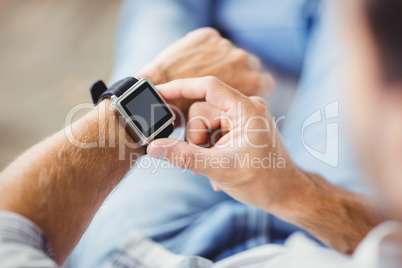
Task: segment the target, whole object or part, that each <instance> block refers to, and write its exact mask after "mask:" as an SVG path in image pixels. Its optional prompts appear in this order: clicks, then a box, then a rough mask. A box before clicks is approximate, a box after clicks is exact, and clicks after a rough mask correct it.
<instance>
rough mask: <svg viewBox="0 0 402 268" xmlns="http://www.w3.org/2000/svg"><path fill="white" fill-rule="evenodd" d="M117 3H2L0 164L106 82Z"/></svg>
mask: <svg viewBox="0 0 402 268" xmlns="http://www.w3.org/2000/svg"><path fill="white" fill-rule="evenodd" d="M120 3H121V1H118V0H113V1H99V0H85V1H82V0H57V1H54V0H31V1H25V0H1V1H0V93H1V97H0V98H1V100H2V103H1V105H0V169H3V168H4V167H5V166H6V165H7V164H8V163H9V162H11V161H12V160H13V159H14V158H15V157H16V156H18V155H19V154H20V153H21V152H23V151H24V150H25V149H27V148H28V147H29V146H31V145H33V144H35V143H36V142H38V141H39V140H41V139H43V138H45V137H46V136H48V135H49V134H50V133H53V132H55V131H57V130H59V129H60V128H61V127H63V125H64V117H65V115H66V114H67V112H68V110H69V109H70V108H71V107H73V106H74V105H76V104H78V103H82V102H90V95H89V91H88V87H89V86H90V85H91V83H92V82H93V81H95V80H97V79H104V80H107V79H108V77H109V75H110V72H111V70H112V60H113V57H112V56H113V55H112V54H113V41H114V32H115V26H116V19H117V16H118V11H119V7H120Z"/></svg>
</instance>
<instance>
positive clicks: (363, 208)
mask: <svg viewBox="0 0 402 268" xmlns="http://www.w3.org/2000/svg"><path fill="white" fill-rule="evenodd" d="M302 173H303V174H304V176H307V177H308V178H306V181H309V186H308V187H306V188H305V189H306V190H305V192H304V193H303V194H302V195H301V197H300V198H295V199H292V201H291V203H290V204H288V207H287V208H286V209H284V213H283V211H282V212H281V213H280V214H281V215H282V218H284V219H285V220H287V221H289V222H292V223H294V224H295V225H297V226H299V227H301V228H302V229H304V230H306V231H308V232H309V233H311V234H312V235H314V236H315V237H317V238H318V239H319V240H320V241H321V242H323V243H324V244H325V245H327V246H329V247H332V248H334V249H336V250H338V251H340V252H343V253H347V254H348V253H352V252H353V251H354V250H355V248H356V246H357V245H358V244H359V243H360V241H361V240H362V239H363V238H364V237H365V236H366V235H367V233H368V232H369V231H370V230H371V229H372V228H374V227H375V226H376V225H377V224H379V223H380V222H381V221H383V218H382V217H381V216H380V215H379V213H377V212H376V209H375V206H374V204H373V202H372V200H370V198H369V197H366V196H363V195H360V194H357V193H354V192H352V191H349V190H346V189H343V188H341V187H338V186H335V185H332V184H330V183H329V182H327V181H326V180H325V179H323V178H322V177H321V176H319V175H316V174H308V173H306V172H302Z"/></svg>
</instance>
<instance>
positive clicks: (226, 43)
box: [219, 38, 232, 47]
mask: <svg viewBox="0 0 402 268" xmlns="http://www.w3.org/2000/svg"><path fill="white" fill-rule="evenodd" d="M219 45H220V46H221V47H232V42H230V41H229V40H228V39H226V38H222V39H221V40H220V41H219Z"/></svg>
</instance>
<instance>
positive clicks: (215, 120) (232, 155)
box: [148, 77, 382, 253]
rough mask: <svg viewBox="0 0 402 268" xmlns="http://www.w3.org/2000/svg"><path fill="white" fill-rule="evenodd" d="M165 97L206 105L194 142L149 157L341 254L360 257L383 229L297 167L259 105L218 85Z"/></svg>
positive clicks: (174, 90)
mask: <svg viewBox="0 0 402 268" xmlns="http://www.w3.org/2000/svg"><path fill="white" fill-rule="evenodd" d="M158 89H159V91H160V92H161V94H162V95H163V96H164V97H165V98H166V99H168V100H172V99H179V98H189V99H205V100H206V101H205V102H197V103H194V104H193V105H192V106H191V107H190V110H189V122H188V125H187V129H188V139H187V140H188V142H185V141H178V140H174V139H159V140H155V141H154V142H152V143H151V144H150V145H149V146H148V154H149V155H150V156H153V157H157V158H161V159H164V160H167V161H169V162H170V163H172V164H173V165H176V166H178V167H180V168H186V169H190V170H193V171H194V172H196V173H199V174H203V175H205V176H207V177H208V178H209V179H210V180H211V182H212V184H213V186H214V188H215V189H222V190H223V191H225V192H226V193H228V194H229V195H231V196H232V197H233V198H235V199H237V200H239V201H241V202H244V203H247V204H250V205H253V206H256V207H259V208H262V209H264V210H266V211H267V212H270V213H272V214H274V215H276V216H277V217H280V218H282V219H284V220H286V221H289V222H291V223H293V224H296V225H298V226H300V227H301V228H303V229H305V230H307V231H309V232H311V233H312V234H313V235H315V236H316V237H317V238H319V239H320V240H321V241H322V242H323V243H325V244H327V245H329V246H331V247H333V248H335V249H337V250H339V251H341V252H345V253H350V252H353V250H354V249H355V247H356V246H357V244H358V243H359V242H360V241H361V239H362V238H363V237H364V236H365V235H366V234H367V233H368V232H369V231H370V230H371V229H372V228H373V227H374V226H375V225H377V224H378V223H379V222H381V220H382V219H381V218H380V217H379V216H378V215H377V213H376V212H375V209H373V206H372V205H370V202H369V200H368V198H367V197H364V196H361V195H358V194H356V193H353V192H350V191H348V190H345V189H342V188H340V187H337V186H335V185H332V184H330V183H328V182H327V181H326V180H324V179H323V178H322V177H321V176H319V175H316V174H310V173H308V172H304V171H303V170H301V169H300V168H298V167H297V166H296V165H295V164H294V163H293V161H292V160H291V159H290V157H289V155H288V153H287V150H286V148H285V146H284V144H283V143H282V140H281V138H280V136H279V134H278V131H277V129H276V127H275V124H274V122H273V121H272V119H271V116H270V114H269V111H268V109H267V107H266V106H265V103H264V101H263V100H262V99H261V98H260V97H247V96H245V95H243V94H241V93H240V92H238V91H236V90H235V89H233V88H231V87H229V86H228V85H225V84H224V83H222V82H221V81H219V80H218V79H216V78H213V77H206V78H196V79H184V80H178V81H173V82H171V83H168V84H165V85H161V86H159V87H158ZM200 144H208V145H210V147H208V148H205V147H202V146H199V145H200Z"/></svg>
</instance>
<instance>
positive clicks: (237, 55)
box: [232, 48, 250, 62]
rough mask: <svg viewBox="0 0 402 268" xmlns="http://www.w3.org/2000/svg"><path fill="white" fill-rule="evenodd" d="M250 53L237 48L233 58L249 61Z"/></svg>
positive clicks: (234, 59)
mask: <svg viewBox="0 0 402 268" xmlns="http://www.w3.org/2000/svg"><path fill="white" fill-rule="evenodd" d="M249 57H250V55H249V54H248V53H247V51H245V50H244V49H241V48H238V49H235V50H234V52H233V55H232V60H233V61H234V62H248V61H249Z"/></svg>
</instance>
